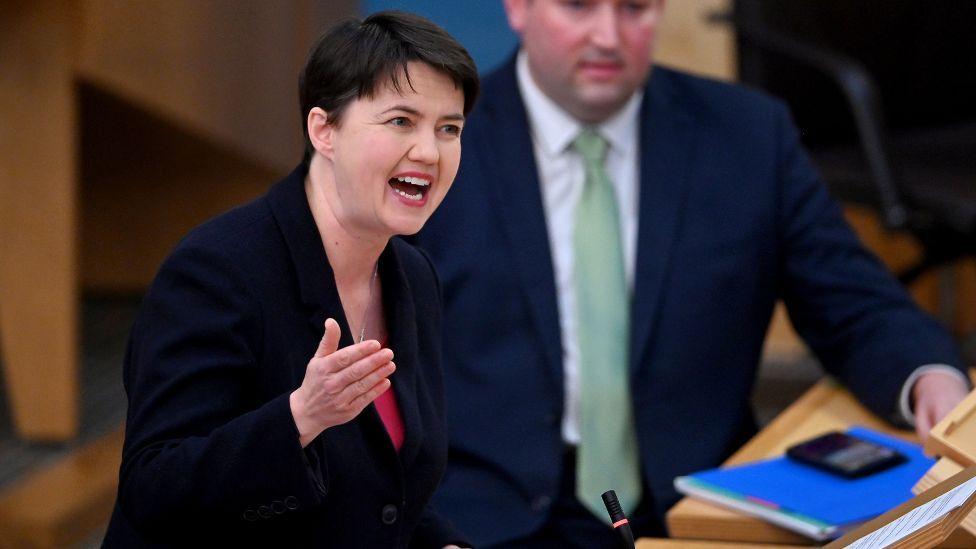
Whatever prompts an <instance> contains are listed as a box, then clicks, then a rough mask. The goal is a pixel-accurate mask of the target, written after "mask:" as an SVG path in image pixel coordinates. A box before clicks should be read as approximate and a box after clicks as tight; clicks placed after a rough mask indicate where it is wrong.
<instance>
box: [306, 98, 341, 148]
mask: <svg viewBox="0 0 976 549" xmlns="http://www.w3.org/2000/svg"><path fill="white" fill-rule="evenodd" d="M305 125H306V127H307V128H308V140H309V141H311V142H312V147H313V148H314V149H315V150H316V151H317V152H318V153H319V154H321V155H322V156H324V157H326V158H328V159H330V160H331V159H332V151H333V148H332V141H333V137H334V134H335V125H333V124H329V114H328V113H327V112H325V111H324V110H323V109H322V108H321V107H315V108H313V109H312V110H310V111H308V118H307V119H306V120H305Z"/></svg>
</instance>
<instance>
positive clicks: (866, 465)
mask: <svg viewBox="0 0 976 549" xmlns="http://www.w3.org/2000/svg"><path fill="white" fill-rule="evenodd" d="M786 455H787V456H789V457H790V458H792V459H794V460H796V461H799V462H801V463H804V464H806V465H811V466H813V467H817V468H818V469H822V470H824V471H828V472H830V473H834V474H836V475H840V476H842V477H844V478H858V477H863V476H866V475H870V474H871V473H877V472H880V471H884V470H885V469H888V468H890V467H894V466H895V465H898V464H899V463H903V462H904V461H905V456H903V455H902V454H901V453H899V452H898V451H896V450H893V449H891V448H888V447H887V446H882V445H881V444H877V443H875V442H871V441H869V440H864V439H863V438H858V437H855V436H852V435H848V434H847V433H841V432H839V431H834V432H830V433H827V434H824V435H820V436H818V437H816V438H813V439H810V440H808V441H805V442H801V443H799V444H797V445H796V446H792V447H790V448H789V449H788V450H786Z"/></svg>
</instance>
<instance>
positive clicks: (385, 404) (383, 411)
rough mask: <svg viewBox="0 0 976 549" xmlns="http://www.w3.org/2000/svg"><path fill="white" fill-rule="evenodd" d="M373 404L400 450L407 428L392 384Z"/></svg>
mask: <svg viewBox="0 0 976 549" xmlns="http://www.w3.org/2000/svg"><path fill="white" fill-rule="evenodd" d="M383 346H384V347H386V342H384V343H383ZM391 381H392V380H391ZM373 404H374V405H375V406H376V411H377V412H379V414H380V419H381V420H383V425H384V426H385V427H386V432H387V433H389V435H390V440H392V441H393V446H394V447H395V448H396V449H397V451H398V452H399V451H400V447H401V446H403V439H404V437H405V436H406V429H404V426H403V416H401V415H400V406H399V405H397V400H396V394H394V393H393V387H392V386H391V387H390V388H389V389H387V390H386V392H384V393H383V394H382V395H380V396H378V397H376V400H374V401H373Z"/></svg>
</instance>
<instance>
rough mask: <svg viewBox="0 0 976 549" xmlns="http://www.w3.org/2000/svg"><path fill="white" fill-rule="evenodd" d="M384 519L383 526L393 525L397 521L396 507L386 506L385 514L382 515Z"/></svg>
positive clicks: (384, 508) (384, 507)
mask: <svg viewBox="0 0 976 549" xmlns="http://www.w3.org/2000/svg"><path fill="white" fill-rule="evenodd" d="M380 517H381V518H382V519H383V524H393V523H394V522H396V519H397V508H396V505H392V504H390V505H384V506H383V512H382V514H381V515H380Z"/></svg>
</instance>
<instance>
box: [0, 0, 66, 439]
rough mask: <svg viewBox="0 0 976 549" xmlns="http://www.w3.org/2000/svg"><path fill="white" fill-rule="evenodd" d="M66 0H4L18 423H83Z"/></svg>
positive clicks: (8, 338)
mask: <svg viewBox="0 0 976 549" xmlns="http://www.w3.org/2000/svg"><path fill="white" fill-rule="evenodd" d="M66 4H67V3H66V2H57V1H38V2H0V67H3V69H2V70H0V105H2V106H3V115H2V123H0V350H2V351H3V364H4V374H5V381H6V387H7V391H8V393H9V397H10V402H11V411H12V413H13V420H14V426H15V428H16V429H17V432H18V433H19V434H20V435H22V436H24V437H27V438H30V439H36V440H63V439H66V438H69V437H71V436H74V434H75V433H76V431H77V425H78V398H77V396H78V395H77V391H78V373H77V350H76V345H77V340H78V338H77V334H76V331H77V320H76V317H77V314H78V310H77V295H76V285H75V273H76V265H75V245H76V240H75V235H76V232H75V225H76V215H75V160H74V157H75V135H74V129H75V109H74V99H73V92H72V80H71V44H70V40H71V30H72V27H71V24H72V20H71V17H70V15H71V10H70V9H69V6H68V5H66Z"/></svg>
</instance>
